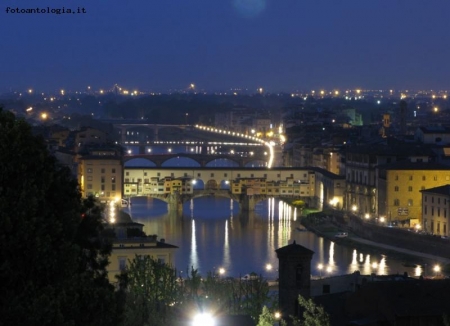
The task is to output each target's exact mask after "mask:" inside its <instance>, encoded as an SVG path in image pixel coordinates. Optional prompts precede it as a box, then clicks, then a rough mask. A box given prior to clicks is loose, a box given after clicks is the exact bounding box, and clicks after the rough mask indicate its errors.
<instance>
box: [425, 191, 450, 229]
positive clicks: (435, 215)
mask: <svg viewBox="0 0 450 326" xmlns="http://www.w3.org/2000/svg"><path fill="white" fill-rule="evenodd" d="M421 192H422V228H423V230H424V231H425V232H427V233H431V234H435V235H440V236H445V237H448V236H449V231H448V226H449V215H450V184H446V185H445V186H440V187H435V188H430V189H425V190H421Z"/></svg>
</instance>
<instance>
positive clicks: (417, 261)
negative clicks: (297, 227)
mask: <svg viewBox="0 0 450 326" xmlns="http://www.w3.org/2000/svg"><path fill="white" fill-rule="evenodd" d="M301 224H302V225H303V226H304V227H305V228H307V229H308V230H310V231H311V232H314V233H315V234H317V235H319V236H322V237H324V238H327V239H329V240H332V241H334V242H336V243H339V244H342V245H345V246H350V247H353V248H355V249H361V250H365V251H372V252H374V253H380V252H385V253H386V252H387V253H389V254H390V255H392V256H393V257H396V258H397V259H399V260H403V261H404V263H405V265H410V266H412V265H428V266H433V265H435V264H439V265H440V266H441V268H442V271H444V272H445V273H449V272H450V259H449V258H447V257H441V256H437V255H432V254H429V253H424V252H420V251H415V250H410V249H405V248H401V247H397V246H392V245H388V244H385V243H382V242H379V241H372V240H368V239H364V238H362V237H360V236H359V235H358V234H356V233H355V232H353V231H352V230H351V229H349V228H348V227H347V225H346V224H343V223H338V222H337V221H336V220H335V219H334V217H329V218H321V219H319V220H311V219H307V218H305V217H304V218H302V220H301ZM339 232H346V233H347V234H348V236H347V237H344V238H336V237H335V235H336V234H337V233H339ZM449 245H450V244H449Z"/></svg>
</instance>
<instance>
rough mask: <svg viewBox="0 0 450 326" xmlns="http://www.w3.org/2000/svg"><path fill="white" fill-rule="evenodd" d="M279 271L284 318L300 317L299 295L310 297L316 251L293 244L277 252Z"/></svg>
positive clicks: (280, 296) (280, 302) (281, 306)
mask: <svg viewBox="0 0 450 326" xmlns="http://www.w3.org/2000/svg"><path fill="white" fill-rule="evenodd" d="M275 252H276V253H277V257H278V266H279V267H278V270H279V275H278V277H279V305H280V309H281V311H282V314H283V316H290V315H293V316H298V315H299V305H298V296H299V294H300V295H302V296H303V297H305V298H309V297H310V290H311V276H310V275H311V259H312V256H313V255H314V251H311V250H309V249H308V248H305V247H303V246H301V245H298V244H296V242H295V240H294V242H293V243H292V244H290V245H287V246H284V247H281V248H279V249H277V250H275Z"/></svg>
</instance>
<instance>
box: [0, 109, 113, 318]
mask: <svg viewBox="0 0 450 326" xmlns="http://www.w3.org/2000/svg"><path fill="white" fill-rule="evenodd" d="M85 212H86V207H84V206H83V203H82V201H81V195H80V192H79V189H78V184H77V181H76V180H75V179H74V178H73V177H72V175H71V174H70V172H69V170H68V169H66V168H63V167H61V166H60V165H59V164H58V163H57V161H56V159H55V158H54V157H53V156H51V155H50V153H49V152H48V151H47V149H46V145H45V142H44V141H43V139H41V138H39V137H36V136H34V135H33V134H32V132H31V127H30V126H29V125H28V124H27V123H26V122H25V121H23V120H20V119H16V117H15V116H14V115H13V114H12V113H11V112H8V111H4V110H3V109H2V108H0V316H2V317H1V322H0V323H1V324H2V325H114V323H115V320H116V317H117V315H116V313H115V311H116V305H115V294H114V289H113V288H112V286H111V285H110V284H109V283H108V282H107V279H106V277H105V275H106V274H105V272H104V266H105V261H104V260H105V257H106V256H107V253H108V250H107V247H103V245H100V243H101V242H100V240H99V238H98V237H99V234H98V232H97V231H98V227H99V224H98V223H99V221H100V218H101V217H100V214H99V212H95V214H94V212H93V211H91V214H85V218H84V219H82V214H83V213H85Z"/></svg>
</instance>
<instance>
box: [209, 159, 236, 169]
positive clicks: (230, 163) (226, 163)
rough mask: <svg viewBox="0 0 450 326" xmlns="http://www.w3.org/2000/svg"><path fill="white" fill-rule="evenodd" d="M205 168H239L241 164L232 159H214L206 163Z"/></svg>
mask: <svg viewBox="0 0 450 326" xmlns="http://www.w3.org/2000/svg"><path fill="white" fill-rule="evenodd" d="M205 163H206V164H205V167H239V162H238V161H236V160H233V159H230V158H224V157H220V158H214V159H211V160H209V161H206V162H205Z"/></svg>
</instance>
